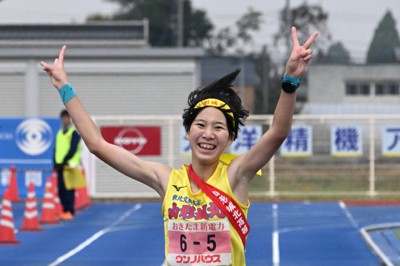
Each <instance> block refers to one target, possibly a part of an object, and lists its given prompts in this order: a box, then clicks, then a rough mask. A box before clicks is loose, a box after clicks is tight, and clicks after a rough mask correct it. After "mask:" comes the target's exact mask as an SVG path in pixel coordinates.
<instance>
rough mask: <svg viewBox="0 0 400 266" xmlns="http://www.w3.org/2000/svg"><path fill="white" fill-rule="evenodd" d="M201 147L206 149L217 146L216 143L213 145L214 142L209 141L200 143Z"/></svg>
mask: <svg viewBox="0 0 400 266" xmlns="http://www.w3.org/2000/svg"><path fill="white" fill-rule="evenodd" d="M199 147H200V148H202V149H205V150H210V151H211V150H214V149H215V148H216V146H215V145H213V144H207V143H200V144H199Z"/></svg>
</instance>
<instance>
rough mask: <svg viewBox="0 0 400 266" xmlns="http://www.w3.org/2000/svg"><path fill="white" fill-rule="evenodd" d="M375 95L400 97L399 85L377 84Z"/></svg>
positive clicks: (389, 83) (390, 83)
mask: <svg viewBox="0 0 400 266" xmlns="http://www.w3.org/2000/svg"><path fill="white" fill-rule="evenodd" d="M375 94H376V95H399V83H395V82H386V83H376V85H375Z"/></svg>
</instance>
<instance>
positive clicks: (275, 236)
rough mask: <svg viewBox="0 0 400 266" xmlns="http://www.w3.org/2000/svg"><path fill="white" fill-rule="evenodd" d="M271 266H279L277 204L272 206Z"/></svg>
mask: <svg viewBox="0 0 400 266" xmlns="http://www.w3.org/2000/svg"><path fill="white" fill-rule="evenodd" d="M272 223H273V231H272V265H274V266H279V263H280V254H279V231H278V204H272Z"/></svg>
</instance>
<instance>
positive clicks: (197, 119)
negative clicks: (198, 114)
mask: <svg viewBox="0 0 400 266" xmlns="http://www.w3.org/2000/svg"><path fill="white" fill-rule="evenodd" d="M193 122H203V123H207V121H206V120H204V119H201V118H196V119H195V120H194V121H193ZM211 124H214V125H223V126H228V125H227V124H226V123H224V122H222V121H215V122H214V121H212V122H211Z"/></svg>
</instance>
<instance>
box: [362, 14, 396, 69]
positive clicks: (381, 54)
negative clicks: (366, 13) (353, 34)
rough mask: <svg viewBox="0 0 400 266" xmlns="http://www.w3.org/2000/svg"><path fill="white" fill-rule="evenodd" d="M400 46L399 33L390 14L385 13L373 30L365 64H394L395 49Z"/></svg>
mask: <svg viewBox="0 0 400 266" xmlns="http://www.w3.org/2000/svg"><path fill="white" fill-rule="evenodd" d="M399 46H400V39H399V33H398V32H397V30H396V21H395V20H394V18H393V16H392V13H391V12H390V11H387V12H386V14H385V15H384V17H383V19H382V20H381V21H380V23H379V25H378V27H377V28H376V30H375V33H374V37H373V38H372V41H371V44H370V46H369V48H368V52H367V63H370V64H375V63H394V62H396V54H395V49H396V47H399Z"/></svg>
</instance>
